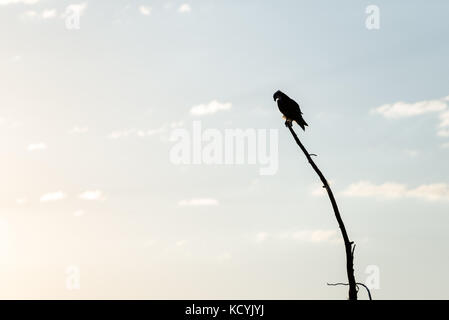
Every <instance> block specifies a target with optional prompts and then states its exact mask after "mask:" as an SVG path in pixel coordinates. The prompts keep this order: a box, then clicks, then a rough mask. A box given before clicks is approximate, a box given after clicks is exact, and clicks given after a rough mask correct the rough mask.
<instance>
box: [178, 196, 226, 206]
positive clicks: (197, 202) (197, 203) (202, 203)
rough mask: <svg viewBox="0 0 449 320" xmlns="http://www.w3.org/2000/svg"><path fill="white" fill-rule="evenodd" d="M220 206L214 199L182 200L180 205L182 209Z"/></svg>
mask: <svg viewBox="0 0 449 320" xmlns="http://www.w3.org/2000/svg"><path fill="white" fill-rule="evenodd" d="M218 204H219V202H218V200H216V199H212V198H194V199H190V200H181V201H180V202H179V203H178V205H179V206H180V207H195V206H218Z"/></svg>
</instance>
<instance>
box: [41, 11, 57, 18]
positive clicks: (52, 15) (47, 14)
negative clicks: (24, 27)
mask: <svg viewBox="0 0 449 320" xmlns="http://www.w3.org/2000/svg"><path fill="white" fill-rule="evenodd" d="M56 15H57V12H56V9H46V10H44V11H42V15H41V16H42V19H51V18H55V17H56Z"/></svg>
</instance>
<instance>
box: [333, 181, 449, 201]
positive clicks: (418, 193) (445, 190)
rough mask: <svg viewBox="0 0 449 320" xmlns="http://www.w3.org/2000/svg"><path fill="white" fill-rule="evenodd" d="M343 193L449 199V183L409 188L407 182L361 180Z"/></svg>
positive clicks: (362, 195)
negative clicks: (381, 182)
mask: <svg viewBox="0 0 449 320" xmlns="http://www.w3.org/2000/svg"><path fill="white" fill-rule="evenodd" d="M342 194H343V195H345V196H348V197H375V198H387V199H388V198H389V199H393V198H396V199H397V198H417V199H422V200H427V201H435V200H449V185H447V184H445V183H434V184H426V185H420V186H418V187H416V188H408V187H407V186H406V185H405V184H400V183H394V182H387V183H383V184H379V185H376V184H373V183H371V182H369V181H361V182H357V183H354V184H351V185H349V186H348V187H347V188H346V190H344V191H343V192H342Z"/></svg>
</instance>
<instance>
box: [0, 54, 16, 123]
mask: <svg viewBox="0 0 449 320" xmlns="http://www.w3.org/2000/svg"><path fill="white" fill-rule="evenodd" d="M19 60H20V57H19V58H18V60H16V61H19ZM20 125H21V123H20V122H18V121H14V120H11V119H8V118H4V117H0V126H2V127H7V128H17V127H19V126H20Z"/></svg>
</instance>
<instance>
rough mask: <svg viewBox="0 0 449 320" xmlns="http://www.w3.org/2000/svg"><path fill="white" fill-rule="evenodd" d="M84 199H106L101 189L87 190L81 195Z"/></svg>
mask: <svg viewBox="0 0 449 320" xmlns="http://www.w3.org/2000/svg"><path fill="white" fill-rule="evenodd" d="M79 198H80V199H82V200H90V201H93V200H102V199H104V196H103V192H102V191H101V190H87V191H84V192H83V193H81V194H80V195H79Z"/></svg>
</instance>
